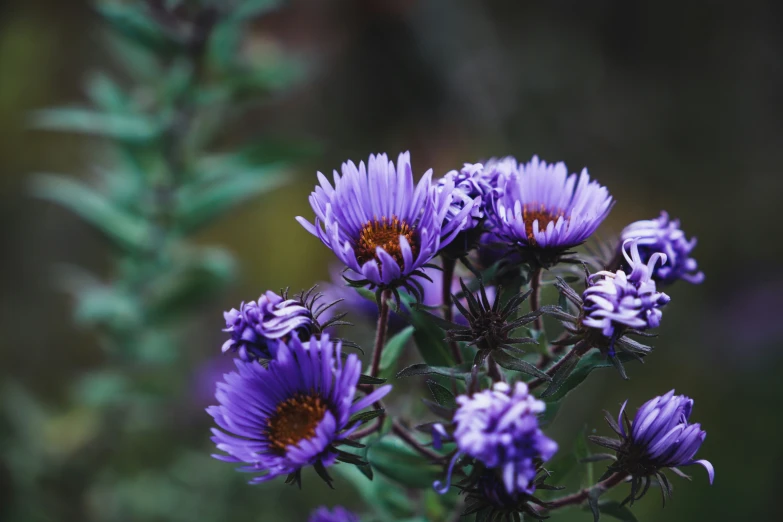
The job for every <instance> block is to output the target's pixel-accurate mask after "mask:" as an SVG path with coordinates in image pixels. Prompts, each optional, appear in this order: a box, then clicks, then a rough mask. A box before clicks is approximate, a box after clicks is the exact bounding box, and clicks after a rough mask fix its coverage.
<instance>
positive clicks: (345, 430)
mask: <svg viewBox="0 0 783 522" xmlns="http://www.w3.org/2000/svg"><path fill="white" fill-rule="evenodd" d="M340 352H341V345H340V343H339V342H338V343H336V344H335V343H333V342H332V341H331V340H330V339H329V336H328V335H327V334H324V335H323V336H322V337H321V339H317V338H316V337H312V338H311V339H310V341H309V342H308V343H305V344H303V343H302V342H301V341H300V340H299V339H298V338H296V337H294V338H292V339H291V340H290V341H289V342H288V343H287V344H284V343H280V345H279V346H278V348H277V354H276V358H275V359H273V360H272V361H271V362H270V363H269V365H268V367H266V368H265V367H264V366H262V365H261V364H260V363H259V362H258V361H250V362H246V361H243V360H240V359H237V360H236V366H237V371H236V372H232V373H229V374H226V376H225V380H224V381H223V382H221V383H219V384H218V388H217V393H216V394H215V397H216V398H217V400H218V402H219V403H220V404H219V405H218V406H210V407H209V408H208V409H207V412H208V413H209V414H210V415H211V416H212V417H213V418H214V419H215V422H216V423H217V425H218V426H219V427H220V428H221V429H213V430H212V433H213V437H212V441H213V442H214V443H215V444H216V446H217V448H218V449H219V450H220V451H223V452H224V453H226V454H227V455H214V457H215V458H218V459H220V460H224V461H227V462H240V463H244V464H245V466H244V467H242V468H240V470H242V471H249V472H256V473H260V474H261V475H260V476H257V477H255V478H253V479H252V480H251V483H260V482H265V481H267V480H270V479H273V478H275V477H277V476H278V475H285V474H288V475H289V480H291V481H296V482H299V473H300V470H301V469H302V467H304V466H308V465H312V466H314V467H315V469H316V471H318V473H319V475H320V476H321V477H322V478H324V479H325V480H327V481H329V480H330V479H329V476H328V474H327V473H326V469H325V468H326V467H328V466H330V465H332V464H333V463H334V462H335V460H341V459H342V458H343V457H347V458H348V461H351V462H353V461H355V456H354V455H350V454H347V453H344V452H342V451H341V450H340V449H338V448H337V446H339V445H340V444H341V443H343V442H345V441H346V438H347V437H348V435H350V434H351V433H352V432H353V431H354V430H355V429H356V426H357V424H358V423H356V422H351V416H352V415H354V414H355V413H357V412H359V411H360V410H362V409H364V408H366V407H367V406H369V405H370V404H372V403H373V402H375V401H377V400H378V399H380V398H381V397H383V396H384V395H386V394H387V393H388V392H389V390H390V389H391V386H388V385H387V386H383V387H381V388H378V389H377V390H375V391H374V392H373V393H371V394H369V395H366V396H364V397H362V398H361V399H358V400H355V395H356V387H357V384H358V382H359V375H360V372H361V363H360V361H359V359H358V358H357V356H356V354H350V355H348V356H347V357H346V358H345V359H343V358H342V357H341V354H340Z"/></svg>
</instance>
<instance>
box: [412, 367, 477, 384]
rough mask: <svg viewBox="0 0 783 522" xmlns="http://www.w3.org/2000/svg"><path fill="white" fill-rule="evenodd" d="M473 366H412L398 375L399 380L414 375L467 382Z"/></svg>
mask: <svg viewBox="0 0 783 522" xmlns="http://www.w3.org/2000/svg"><path fill="white" fill-rule="evenodd" d="M470 368H471V364H470V363H464V364H460V365H458V366H454V367H451V366H429V365H428V364H421V363H419V364H412V365H411V366H408V367H407V368H405V369H403V370H401V371H400V372H399V373H397V378H398V379H399V378H400V377H412V376H414V375H443V376H444V377H451V378H452V379H457V380H460V381H464V380H465V375H466V374H469V373H470Z"/></svg>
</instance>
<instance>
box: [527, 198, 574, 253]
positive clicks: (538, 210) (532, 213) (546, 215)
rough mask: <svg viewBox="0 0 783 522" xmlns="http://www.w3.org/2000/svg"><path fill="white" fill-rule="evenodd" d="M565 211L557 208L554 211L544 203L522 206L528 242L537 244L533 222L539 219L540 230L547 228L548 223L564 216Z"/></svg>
mask: <svg viewBox="0 0 783 522" xmlns="http://www.w3.org/2000/svg"><path fill="white" fill-rule="evenodd" d="M564 215H565V212H563V211H562V210H560V209H557V211H556V212H552V211H550V210H549V209H547V208H546V207H545V206H544V205H535V204H532V205H525V206H524V207H522V220H523V221H524V223H525V234H527V240H528V243H530V244H531V245H535V244H536V238H535V236H534V235H533V222H534V221H536V220H538V230H539V231H542V230H546V227H547V225H549V223H551V222H553V221H554V222H557V220H558V219H560V218H561V217H563V216H564Z"/></svg>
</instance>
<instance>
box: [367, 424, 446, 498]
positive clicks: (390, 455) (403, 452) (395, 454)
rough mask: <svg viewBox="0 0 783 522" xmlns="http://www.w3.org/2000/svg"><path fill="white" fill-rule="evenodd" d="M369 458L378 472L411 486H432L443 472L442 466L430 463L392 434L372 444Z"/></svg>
mask: <svg viewBox="0 0 783 522" xmlns="http://www.w3.org/2000/svg"><path fill="white" fill-rule="evenodd" d="M367 460H368V461H369V462H370V464H372V466H373V468H375V470H376V471H377V472H378V473H380V474H382V475H384V476H386V477H388V478H389V479H391V480H393V481H395V482H397V483H398V484H401V485H403V486H406V487H409V488H420V489H423V488H431V487H432V483H433V482H434V481H436V480H438V478H440V476H441V474H442V472H443V470H442V467H441V466H437V465H433V464H430V463H429V462H427V460H426V459H425V458H424V457H422V456H421V455H419V454H418V453H416V452H415V451H414V450H412V449H411V448H409V447H408V446H407V445H405V443H404V442H402V441H401V440H400V439H398V438H397V437H391V436H387V437H384V438H383V439H381V440H380V441H378V442H377V443H375V444H373V445H372V446H370V448H369V450H368V452H367Z"/></svg>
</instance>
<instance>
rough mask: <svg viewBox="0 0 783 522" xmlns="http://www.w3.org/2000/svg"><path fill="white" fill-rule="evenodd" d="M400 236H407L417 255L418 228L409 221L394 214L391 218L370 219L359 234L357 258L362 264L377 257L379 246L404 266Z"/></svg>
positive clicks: (401, 266)
mask: <svg viewBox="0 0 783 522" xmlns="http://www.w3.org/2000/svg"><path fill="white" fill-rule="evenodd" d="M400 236H405V239H407V240H408V244H409V245H410V246H411V251H412V252H413V255H414V256H415V255H416V254H417V252H418V248H419V247H418V245H417V244H416V230H415V229H414V228H413V227H411V226H410V225H409V224H408V223H406V222H405V221H402V220H400V219H399V218H398V217H396V216H392V217H391V219H389V218H387V217H383V218H381V219H380V220H378V219H373V220H372V221H368V222H367V223H365V225H364V226H363V227H362V231H361V233H360V234H359V241H358V244H357V248H356V258H357V260H358V261H359V263H360V264H364V263H366V262H367V261H370V260H372V259H376V258H377V255H376V250H377V248H378V247H381V248H383V249H384V250H385V251H386V253H387V254H389V255H390V256H392V257H393V258H394V260H395V261H397V264H398V265H400V268H404V266H405V260H404V259H403V257H402V249H401V248H400Z"/></svg>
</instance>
